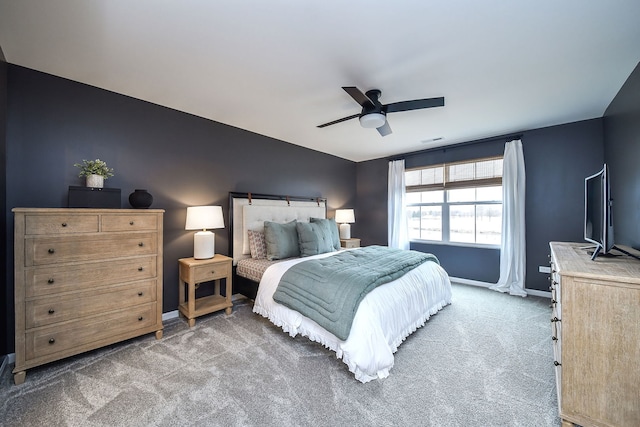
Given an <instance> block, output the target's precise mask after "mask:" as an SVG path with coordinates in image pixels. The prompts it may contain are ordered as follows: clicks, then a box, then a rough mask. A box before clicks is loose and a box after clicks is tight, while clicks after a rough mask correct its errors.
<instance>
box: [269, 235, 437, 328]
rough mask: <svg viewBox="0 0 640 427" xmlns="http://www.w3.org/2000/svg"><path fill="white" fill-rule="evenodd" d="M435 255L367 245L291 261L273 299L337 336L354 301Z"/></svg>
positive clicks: (350, 315) (351, 312) (348, 320)
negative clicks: (319, 257)
mask: <svg viewBox="0 0 640 427" xmlns="http://www.w3.org/2000/svg"><path fill="white" fill-rule="evenodd" d="M426 261H433V262H436V263H438V264H439V262H438V259H437V258H436V257H435V255H432V254H425V253H422V252H417V251H406V250H401V249H393V248H388V247H386V246H367V247H365V248H362V249H357V250H352V251H343V252H340V253H338V254H336V255H333V256H330V257H327V258H321V259H312V260H307V261H303V262H300V263H298V264H295V265H293V266H292V267H291V268H289V270H287V272H286V273H284V275H283V276H282V279H281V280H280V283H279V284H278V288H277V289H276V292H275V293H274V294H273V299H274V300H275V301H277V302H278V303H280V304H282V305H285V306H287V307H289V308H291V309H293V310H296V311H298V312H300V313H301V314H303V315H305V316H307V317H308V318H310V319H312V320H314V321H315V322H316V323H318V324H319V325H320V326H322V327H323V328H325V329H326V330H327V331H329V332H331V333H333V334H334V335H335V336H336V337H338V338H340V339H341V340H346V339H347V338H348V337H349V331H350V330H351V324H352V323H353V318H354V316H355V314H356V310H357V309H358V305H359V304H360V301H362V299H363V298H364V297H365V296H366V295H367V293H369V292H370V291H372V290H373V289H375V288H376V287H378V286H380V285H383V284H385V283H388V282H391V281H392V280H395V279H397V278H399V277H401V276H403V275H404V274H405V273H407V272H408V271H410V270H412V269H414V268H415V267H417V266H419V265H420V264H422V263H424V262H426Z"/></svg>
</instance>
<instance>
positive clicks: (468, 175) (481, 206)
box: [405, 157, 502, 245]
mask: <svg viewBox="0 0 640 427" xmlns="http://www.w3.org/2000/svg"><path fill="white" fill-rule="evenodd" d="M405 185H406V190H407V194H406V204H407V214H408V216H409V238H410V240H412V241H414V240H430V241H439V242H450V243H464V244H483V245H499V244H500V238H501V232H502V157H491V158H485V159H477V160H469V161H465V162H456V163H445V164H440V165H433V166H427V167H424V168H419V169H409V170H407V171H406V172H405Z"/></svg>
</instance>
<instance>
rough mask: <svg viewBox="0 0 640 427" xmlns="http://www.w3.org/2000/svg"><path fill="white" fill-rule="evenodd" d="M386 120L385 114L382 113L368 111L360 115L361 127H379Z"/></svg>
mask: <svg viewBox="0 0 640 427" xmlns="http://www.w3.org/2000/svg"><path fill="white" fill-rule="evenodd" d="M386 121H387V119H386V116H385V115H384V114H382V113H369V114H365V115H364V116H360V126H362V127H363V128H379V127H380V126H382V125H384V123H385V122H386Z"/></svg>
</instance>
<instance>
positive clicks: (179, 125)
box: [2, 64, 356, 348]
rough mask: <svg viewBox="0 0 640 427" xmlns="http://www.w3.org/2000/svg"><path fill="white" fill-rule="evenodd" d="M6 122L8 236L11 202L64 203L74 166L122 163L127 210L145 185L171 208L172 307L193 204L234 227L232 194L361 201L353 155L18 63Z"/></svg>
mask: <svg viewBox="0 0 640 427" xmlns="http://www.w3.org/2000/svg"><path fill="white" fill-rule="evenodd" d="M7 124H8V126H7V170H6V179H7V182H8V185H7V200H6V210H5V212H4V213H5V215H7V221H6V232H7V235H8V236H13V215H12V214H11V212H10V210H11V208H13V207H66V206H67V191H68V187H69V186H70V185H82V180H81V179H80V178H78V176H77V172H78V171H77V168H74V167H73V164H74V163H76V162H78V161H81V160H82V159H95V158H100V159H102V160H105V161H106V162H107V163H108V165H109V166H110V167H113V168H114V169H115V176H114V177H113V178H110V179H108V180H107V181H105V186H107V187H112V188H120V189H122V207H125V208H129V205H128V201H127V198H128V195H129V194H130V193H131V192H132V191H133V190H134V189H136V188H145V189H147V190H149V192H150V193H151V194H152V195H153V197H154V202H153V205H152V206H151V207H152V208H161V209H165V210H166V213H165V219H164V303H163V311H164V312H167V311H172V310H175V309H176V308H177V304H178V286H177V283H178V269H177V259H178V258H182V257H188V256H191V255H192V254H193V238H192V232H190V231H185V230H184V221H185V217H186V207H187V206H190V205H200V204H215V205H222V206H223V211H224V215H225V223H226V224H228V212H229V209H228V206H227V205H228V193H229V192H230V191H239V192H248V191H251V192H255V193H266V194H285V195H286V194H289V195H292V196H313V197H317V196H322V197H326V198H327V199H328V204H329V209H330V211H331V210H333V209H335V208H339V207H343V206H353V205H355V201H356V187H355V182H356V177H355V174H356V165H355V163H353V162H351V161H348V160H344V159H340V158H338V157H334V156H330V155H327V154H323V153H319V152H317V151H313V150H309V149H306V148H302V147H299V146H296V145H292V144H288V143H285V142H282V141H278V140H275V139H271V138H268V137H265V136H261V135H257V134H254V133H251V132H247V131H243V130H240V129H237V128H234V127H230V126H226V125H223V124H220V123H216V122H213V121H210V120H206V119H203V118H200V117H196V116H192V115H189V114H185V113H182V112H178V111H175V110H171V109H169V108H165V107H161V106H158V105H154V104H150V103H147V102H143V101H140V100H136V99H133V98H130V97H126V96H122V95H118V94H115V93H112V92H108V91H105V90H101V89H97V88H95V87H91V86H87V85H83V84H80V83H77V82H73V81H69V80H65V79H61V78H58V77H54V76H51V75H47V74H44V73H40V72H37V71H33V70H30V69H26V68H22V67H18V66H15V65H12V64H10V65H9V67H8V122H7ZM228 231H229V230H228V228H227V229H224V230H216V233H215V234H216V252H218V253H222V254H227V253H228ZM9 240H11V241H10V242H8V253H9V254H13V242H12V239H9ZM9 258H10V259H7V260H6V263H5V266H6V272H7V274H6V283H13V272H12V270H13V255H12V256H11V257H9ZM11 288H12V287H11ZM12 301H13V292H11V293H10V299H9V300H8V301H7V302H6V304H5V307H6V311H5V310H3V311H4V313H3V314H2V316H3V317H6V318H7V319H8V320H7V322H8V323H10V328H11V330H12V329H13V303H12ZM9 302H11V303H9ZM10 346H11V348H13V343H11V345H10Z"/></svg>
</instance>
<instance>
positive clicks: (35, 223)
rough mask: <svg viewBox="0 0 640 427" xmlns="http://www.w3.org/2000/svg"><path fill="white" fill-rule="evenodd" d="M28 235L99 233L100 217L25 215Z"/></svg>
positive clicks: (25, 226)
mask: <svg viewBox="0 0 640 427" xmlns="http://www.w3.org/2000/svg"><path fill="white" fill-rule="evenodd" d="M24 224H25V225H24V228H25V234H26V235H39V234H72V233H97V232H98V215H64V214H62V215H25V217H24Z"/></svg>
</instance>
